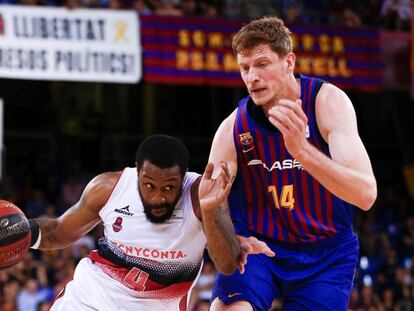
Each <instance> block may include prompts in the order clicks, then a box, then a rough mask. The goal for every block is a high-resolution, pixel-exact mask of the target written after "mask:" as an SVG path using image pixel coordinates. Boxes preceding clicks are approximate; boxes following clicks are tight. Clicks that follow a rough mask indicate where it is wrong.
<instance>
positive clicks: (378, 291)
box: [0, 161, 414, 311]
mask: <svg viewBox="0 0 414 311" xmlns="http://www.w3.org/2000/svg"><path fill="white" fill-rule="evenodd" d="M13 171H14V174H13V176H7V175H6V176H3V178H2V182H1V187H0V198H2V199H6V200H10V201H12V202H14V203H16V204H17V205H18V206H19V207H20V208H21V209H22V210H23V211H24V212H25V214H26V215H27V216H28V217H39V216H46V217H56V216H58V215H60V214H62V213H63V212H64V211H65V210H66V209H67V208H68V207H70V206H71V205H72V204H74V203H75V202H77V200H78V199H79V197H80V195H81V193H82V190H83V188H84V186H85V185H86V182H87V181H88V180H89V179H90V178H91V176H88V175H86V174H81V173H80V171H79V170H77V169H75V168H72V169H70V170H68V171H61V170H59V169H56V168H54V169H53V168H48V167H47V166H45V165H39V164H33V163H32V164H31V163H30V161H27V163H24V164H23V163H22V165H21V167H20V168H17V167H16V168H14V169H13ZM28 172H30V173H28ZM397 179H398V180H401V179H399V178H398V177H397V178H395V177H393V178H391V179H390V182H389V183H385V186H384V185H382V186H380V189H379V197H378V199H377V201H376V203H375V205H374V207H373V208H372V209H371V210H370V211H369V212H367V213H366V212H362V211H357V213H356V219H355V231H356V232H357V233H358V236H359V241H360V261H359V264H358V267H357V271H356V276H355V287H354V291H353V294H352V297H351V302H350V310H353V311H411V310H414V286H413V285H414V266H413V262H414V209H413V207H414V206H413V200H412V199H410V197H409V195H408V193H407V191H406V188H405V185H404V184H396V183H395V180H397ZM379 180H380V181H381V183H382V184H384V178H382V177H381V176H379ZM101 234H102V228H101V227H100V226H98V227H97V228H95V229H94V230H93V231H92V232H91V233H90V234H88V235H87V236H85V237H84V238H82V239H80V240H79V241H77V242H76V243H75V244H74V245H72V246H71V247H69V248H67V249H64V250H61V251H46V252H40V251H34V250H31V251H30V252H29V253H28V254H27V256H26V258H25V259H24V261H22V262H20V263H19V264H17V265H16V266H14V267H12V268H10V269H8V270H0V310H2V311H11V310H18V311H32V310H33V311H34V310H48V308H49V306H50V304H51V302H52V301H53V298H54V297H55V295H56V294H58V293H59V292H60V291H61V290H62V289H63V287H64V285H65V284H66V283H67V282H68V281H69V280H71V278H72V275H73V272H74V269H75V266H76V264H77V262H78V261H79V260H80V258H82V257H84V256H86V255H87V254H88V253H89V252H90V250H92V249H94V248H95V246H96V241H97V240H98V238H99V237H100V236H101ZM215 275H216V271H215V269H214V266H213V265H212V264H211V262H210V261H209V258H208V256H207V255H206V264H205V266H204V268H203V271H202V274H201V277H200V279H199V281H198V283H197V285H196V287H195V288H194V291H193V295H192V298H191V308H190V309H189V310H193V311H196V310H197V311H202V310H208V307H209V299H210V297H211V288H212V284H213V282H214V279H215ZM281 304H282V301H275V302H274V306H273V307H272V311H276V310H281Z"/></svg>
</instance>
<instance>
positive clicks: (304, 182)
mask: <svg viewBox="0 0 414 311" xmlns="http://www.w3.org/2000/svg"><path fill="white" fill-rule="evenodd" d="M300 175H301V176H300V181H301V185H302V202H303V205H304V209H305V212H306V214H307V215H308V218H309V221H310V222H311V226H312V228H313V229H314V232H316V233H319V227H318V224H317V223H316V222H315V220H314V219H313V216H312V211H311V208H310V205H311V203H310V196H309V191H308V190H309V187H308V178H307V175H308V174H307V173H306V172H302V174H300ZM298 202H299V201H298ZM316 209H317V210H318V209H319V210H320V206H319V207H316ZM307 232H308V235H309V237H310V239H311V240H312V242H313V241H316V240H317V239H316V237H315V236H314V235H313V234H311V233H310V231H307Z"/></svg>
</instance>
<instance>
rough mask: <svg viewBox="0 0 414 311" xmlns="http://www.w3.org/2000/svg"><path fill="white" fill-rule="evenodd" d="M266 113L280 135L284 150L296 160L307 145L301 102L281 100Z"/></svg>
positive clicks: (305, 118) (306, 122)
mask: <svg viewBox="0 0 414 311" xmlns="http://www.w3.org/2000/svg"><path fill="white" fill-rule="evenodd" d="M268 113H269V121H270V122H271V123H272V124H273V125H274V126H275V127H276V128H277V129H278V130H279V131H280V132H281V133H282V135H283V140H284V142H285V146H286V149H287V150H288V151H289V153H290V154H291V155H292V157H294V158H295V159H297V158H298V157H299V155H300V153H301V152H302V151H303V150H305V148H306V146H307V145H308V144H309V143H308V141H307V140H306V125H307V124H308V118H307V117H306V115H305V113H304V111H303V109H302V101H301V100H300V99H297V100H296V101H291V100H288V99H281V100H280V101H279V103H278V104H277V105H276V106H274V107H272V108H270V109H269V112H268Z"/></svg>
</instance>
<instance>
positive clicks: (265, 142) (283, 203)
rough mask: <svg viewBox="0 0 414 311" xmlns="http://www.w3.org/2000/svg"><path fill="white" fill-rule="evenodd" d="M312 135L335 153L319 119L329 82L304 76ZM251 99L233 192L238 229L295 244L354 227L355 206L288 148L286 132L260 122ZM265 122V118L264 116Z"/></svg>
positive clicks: (245, 103) (244, 111) (240, 128)
mask: <svg viewBox="0 0 414 311" xmlns="http://www.w3.org/2000/svg"><path fill="white" fill-rule="evenodd" d="M300 83H301V100H302V108H303V110H304V112H305V114H306V116H307V117H308V125H307V128H306V138H307V139H308V141H309V142H310V143H311V144H312V145H313V146H315V147H316V148H317V149H319V150H320V151H321V152H323V153H324V154H325V155H327V156H328V157H330V153H329V148H328V145H327V144H326V142H325V141H324V139H323V138H322V136H321V134H320V132H319V130H318V126H317V124H316V117H315V98H316V94H317V93H318V91H319V89H320V87H321V85H322V84H323V83H324V81H322V80H319V79H316V78H311V77H307V76H304V75H301V76H300ZM254 109H256V111H257V109H260V111H261V113H262V114H263V116H264V113H263V110H262V109H261V107H255V105H254V103H253V102H252V100H251V99H250V97H246V98H244V99H242V100H241V101H240V102H239V105H238V110H237V115H236V119H235V123H234V131H233V136H234V143H235V147H236V152H237V159H238V160H237V161H238V170H237V176H236V179H235V181H234V184H233V187H232V190H231V193H230V195H229V205H230V212H231V216H232V219H233V222H234V224H235V227H236V231H237V232H239V233H241V232H245V231H246V230H248V231H249V232H251V233H256V234H259V235H261V236H265V237H269V238H272V239H276V240H279V241H284V242H290V243H312V242H315V241H318V240H322V239H324V238H326V237H329V236H333V235H335V234H336V233H338V232H342V231H345V230H349V229H351V228H352V220H353V216H354V212H355V207H354V206H353V205H351V204H349V203H347V202H345V201H343V200H341V199H339V198H338V197H336V196H335V195H333V194H332V193H330V192H329V191H328V190H326V189H325V188H324V187H323V186H322V185H321V184H320V183H319V182H318V181H317V180H316V179H315V178H313V177H312V176H311V175H310V174H309V173H308V172H307V171H306V170H304V169H303V167H302V166H301V164H300V163H299V162H298V161H297V160H296V159H294V158H292V156H291V155H290V154H289V152H288V151H287V149H286V147H285V144H284V141H283V136H282V134H281V133H280V132H279V131H278V130H277V129H276V128H275V127H273V126H272V125H271V124H270V122H269V121H268V120H267V119H266V118H265V117H262V119H265V122H267V124H266V123H264V122H261V123H260V122H259V121H260V120H259V118H258V117H257V114H256V115H255V114H254V113H253V112H254ZM262 121H263V120H262Z"/></svg>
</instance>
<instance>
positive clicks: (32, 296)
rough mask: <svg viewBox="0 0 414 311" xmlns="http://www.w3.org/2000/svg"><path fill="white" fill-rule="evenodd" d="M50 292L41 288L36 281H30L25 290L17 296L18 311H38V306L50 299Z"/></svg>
mask: <svg viewBox="0 0 414 311" xmlns="http://www.w3.org/2000/svg"><path fill="white" fill-rule="evenodd" d="M49 295H50V292H49V291H48V290H47V289H42V288H39V283H38V281H37V280H36V279H29V280H28V281H27V282H26V284H25V287H24V289H23V290H22V291H21V292H19V294H18V295H17V310H18V311H37V310H38V305H39V304H40V303H41V302H44V301H46V300H47V299H48V297H49Z"/></svg>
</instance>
